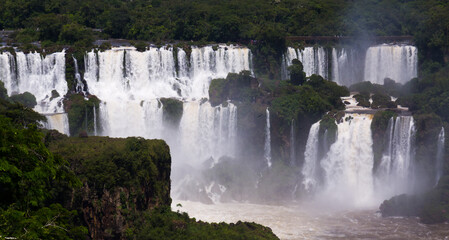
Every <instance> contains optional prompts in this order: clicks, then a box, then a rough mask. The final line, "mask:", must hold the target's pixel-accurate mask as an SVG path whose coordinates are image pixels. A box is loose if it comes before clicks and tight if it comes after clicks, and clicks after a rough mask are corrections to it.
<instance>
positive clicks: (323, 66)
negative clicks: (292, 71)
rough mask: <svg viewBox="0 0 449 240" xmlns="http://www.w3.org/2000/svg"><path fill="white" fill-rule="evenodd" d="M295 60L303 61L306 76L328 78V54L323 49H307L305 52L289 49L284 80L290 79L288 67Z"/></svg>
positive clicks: (285, 62)
mask: <svg viewBox="0 0 449 240" xmlns="http://www.w3.org/2000/svg"><path fill="white" fill-rule="evenodd" d="M293 59H298V60H299V61H301V63H302V65H303V67H304V72H305V73H306V76H311V75H312V74H317V75H320V76H322V77H324V78H327V77H328V65H329V64H328V61H327V52H326V50H325V49H324V48H323V47H318V48H314V47H305V48H304V49H303V50H301V49H294V48H292V47H288V48H287V52H286V54H285V55H284V59H283V67H282V75H283V76H282V78H283V79H288V71H287V67H288V66H290V65H291V64H292V60H293Z"/></svg>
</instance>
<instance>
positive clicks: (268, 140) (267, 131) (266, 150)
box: [264, 108, 271, 168]
mask: <svg viewBox="0 0 449 240" xmlns="http://www.w3.org/2000/svg"><path fill="white" fill-rule="evenodd" d="M266 115H267V117H266V119H267V120H266V125H265V146H264V157H265V160H266V161H267V166H268V167H269V168H270V167H271V132H270V110H268V108H267V110H266Z"/></svg>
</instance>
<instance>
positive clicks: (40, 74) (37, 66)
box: [0, 51, 68, 113]
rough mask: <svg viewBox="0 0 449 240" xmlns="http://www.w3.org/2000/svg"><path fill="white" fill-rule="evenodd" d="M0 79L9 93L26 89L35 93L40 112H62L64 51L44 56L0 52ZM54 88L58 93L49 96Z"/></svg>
mask: <svg viewBox="0 0 449 240" xmlns="http://www.w3.org/2000/svg"><path fill="white" fill-rule="evenodd" d="M0 56H1V57H0V59H1V60H0V69H1V71H0V80H1V81H3V83H4V84H5V88H6V90H7V91H8V95H9V96H11V95H14V94H18V93H24V92H29V93H31V94H33V95H34V96H35V97H36V101H37V105H36V107H35V108H34V110H36V111H37V112H39V113H63V112H64V110H63V106H62V99H63V96H64V95H65V94H66V93H67V90H68V88H67V83H66V80H65V52H64V51H62V52H58V53H53V54H49V55H47V56H45V57H43V56H42V55H41V54H39V53H28V54H25V53H23V52H17V53H16V57H14V56H13V55H12V54H10V53H2V54H0ZM53 90H56V91H57V92H58V94H59V95H60V96H59V97H55V98H52V91H53Z"/></svg>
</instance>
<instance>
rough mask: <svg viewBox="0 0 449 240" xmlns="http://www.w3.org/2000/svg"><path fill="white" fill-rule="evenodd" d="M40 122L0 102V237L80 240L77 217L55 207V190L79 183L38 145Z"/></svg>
mask: <svg viewBox="0 0 449 240" xmlns="http://www.w3.org/2000/svg"><path fill="white" fill-rule="evenodd" d="M42 119H43V117H42V116H40V115H39V114H37V113H35V112H33V111H32V110H31V109H29V108H26V107H24V106H23V105H21V104H19V103H9V102H8V101H7V100H5V99H4V98H1V99H0V152H1V154H0V156H1V157H0V189H2V190H1V191H2V194H1V197H0V236H1V237H2V238H3V237H11V238H20V239H80V238H83V236H84V235H85V234H86V233H87V229H86V228H85V227H83V226H81V225H78V224H77V222H78V220H79V218H78V214H77V211H72V210H68V209H66V208H64V207H63V206H62V205H61V203H60V202H58V201H57V198H58V195H59V194H60V189H62V188H68V187H70V188H77V187H79V186H80V185H81V182H80V181H79V180H78V179H77V178H76V177H75V175H74V174H73V172H72V171H71V170H69V163H68V162H67V161H66V160H64V159H62V158H60V157H58V156H55V155H53V153H51V152H50V151H49V150H48V149H47V147H46V146H45V145H44V143H43V142H42V139H43V136H44V135H43V134H42V132H41V131H40V130H39V129H38V128H37V126H38V125H39V124H38V122H37V121H40V120H42Z"/></svg>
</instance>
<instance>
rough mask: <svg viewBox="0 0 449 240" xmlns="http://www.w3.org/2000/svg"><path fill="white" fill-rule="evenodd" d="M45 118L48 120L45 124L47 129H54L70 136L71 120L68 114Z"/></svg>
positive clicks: (48, 115)
mask: <svg viewBox="0 0 449 240" xmlns="http://www.w3.org/2000/svg"><path fill="white" fill-rule="evenodd" d="M45 117H46V118H47V122H46V123H44V127H45V128H47V129H54V130H57V131H58V132H60V133H64V134H66V135H67V136H70V131H69V118H68V117H67V113H54V114H46V115H45Z"/></svg>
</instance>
